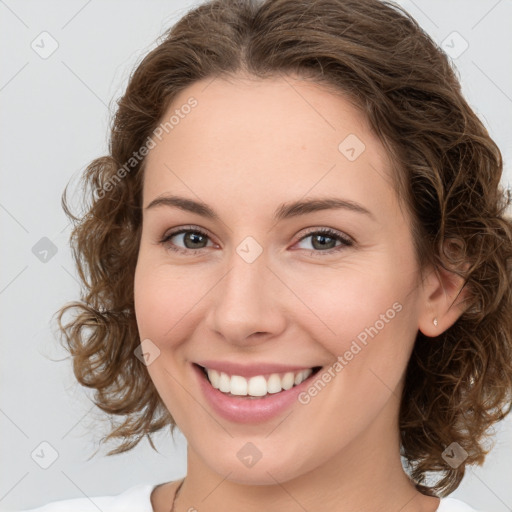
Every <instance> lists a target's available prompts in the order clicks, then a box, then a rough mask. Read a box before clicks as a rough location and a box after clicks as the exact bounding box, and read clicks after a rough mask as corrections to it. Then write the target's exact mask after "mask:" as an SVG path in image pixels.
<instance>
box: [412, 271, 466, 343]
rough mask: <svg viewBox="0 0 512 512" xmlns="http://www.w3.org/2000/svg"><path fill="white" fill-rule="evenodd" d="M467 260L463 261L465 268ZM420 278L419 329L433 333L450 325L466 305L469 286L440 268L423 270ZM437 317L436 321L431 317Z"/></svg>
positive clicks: (433, 334) (438, 332)
mask: <svg viewBox="0 0 512 512" xmlns="http://www.w3.org/2000/svg"><path fill="white" fill-rule="evenodd" d="M468 266H469V263H466V264H465V265H464V268H465V269H467V267H468ZM425 275H426V277H425V278H424V279H423V282H422V298H421V300H422V306H421V308H420V312H419V317H418V329H419V330H420V331H421V332H422V333H423V334H424V335H425V336H428V337H432V338H433V337H435V336H439V335H440V334H442V333H443V332H444V331H446V330H447V329H448V328H450V327H451V326H452V325H453V324H454V323H455V322H456V321H457V320H458V318H459V317H460V316H461V315H462V313H463V312H464V311H465V309H466V307H467V306H466V300H467V298H468V296H469V289H468V287H467V286H464V279H463V278H462V277H460V276H458V275H457V274H455V273H454V272H450V271H448V270H445V269H443V268H441V269H434V268H433V267H432V266H431V267H429V268H428V269H427V271H426V274H425ZM435 318H436V319H437V325H435V324H434V319H435Z"/></svg>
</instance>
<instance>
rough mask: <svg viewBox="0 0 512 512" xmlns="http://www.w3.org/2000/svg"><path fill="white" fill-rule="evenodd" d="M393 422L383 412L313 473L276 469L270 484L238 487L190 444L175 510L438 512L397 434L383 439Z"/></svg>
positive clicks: (269, 471) (435, 500)
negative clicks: (409, 469)
mask: <svg viewBox="0 0 512 512" xmlns="http://www.w3.org/2000/svg"><path fill="white" fill-rule="evenodd" d="M389 419H390V418H389V417H387V415H386V414H385V411H383V414H381V415H380V416H379V417H377V418H376V419H375V421H374V422H373V423H372V425H370V426H369V427H368V429H367V430H366V431H364V432H363V433H362V434H361V435H359V436H358V438H356V439H353V440H352V441H351V442H350V444H349V445H347V446H345V447H344V448H343V449H342V450H340V451H339V452H338V453H333V455H332V457H330V458H329V459H328V460H326V461H323V463H322V464H320V465H317V466H316V467H315V468H314V469H312V470H310V471H308V472H303V473H301V474H300V475H298V476H295V477H293V478H290V479H286V478H281V479H280V478H275V477H274V476H272V470H271V469H269V470H268V471H265V473H266V474H267V475H268V476H269V478H268V479H267V480H268V481H269V483H268V484H261V483H258V484H256V485H251V484H247V483H239V482H237V481H234V479H233V478H231V479H230V472H229V471H227V472H226V476H224V475H221V474H219V473H217V472H215V471H213V469H212V468H211V467H209V466H208V465H206V464H205V462H204V460H203V459H202V458H201V457H199V455H198V454H197V453H196V452H195V451H194V450H193V448H191V446H190V444H189V447H188V452H187V461H188V470H187V476H186V478H185V481H184V483H183V486H182V488H181V491H180V495H179V499H178V500H177V502H176V507H175V511H176V512H183V511H185V510H187V511H188V510H194V509H195V510H200V511H201V512H220V511H223V510H237V509H243V510H244V511H247V512H260V511H261V510H279V511H280V512H296V511H297V510H299V509H300V508H302V509H303V510H318V509H321V510H322V511H325V512H331V511H332V512H356V511H357V512H361V511H372V512H377V511H389V510H400V512H435V511H436V510H437V508H438V506H439V498H434V497H430V496H425V495H423V494H421V493H420V492H418V491H417V490H416V488H415V487H414V484H413V482H412V481H411V480H410V479H409V477H408V476H407V474H406V473H405V472H404V470H403V468H402V464H401V459H400V451H399V439H398V435H396V436H395V437H394V438H393V439H388V440H384V439H383V438H382V436H379V434H381V433H382V432H398V425H396V428H395V429H394V430H393V429H390V428H389ZM243 444H244V442H243V441H241V442H240V445H241V446H242V445H243ZM305 449H307V447H305ZM275 458H276V459H278V458H279V454H278V453H276V454H275ZM262 461H263V459H261V461H260V462H262ZM279 463H280V462H279V460H278V461H277V465H279ZM267 464H268V462H267ZM281 465H282V462H281ZM290 465H291V466H293V464H290ZM270 466H271V464H270ZM270 466H269V467H270ZM260 469H261V468H260ZM295 469H299V468H295Z"/></svg>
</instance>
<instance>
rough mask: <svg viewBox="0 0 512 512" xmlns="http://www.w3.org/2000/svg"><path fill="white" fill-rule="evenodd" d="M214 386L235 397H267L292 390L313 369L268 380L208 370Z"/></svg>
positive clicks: (288, 373) (261, 376)
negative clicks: (270, 394)
mask: <svg viewBox="0 0 512 512" xmlns="http://www.w3.org/2000/svg"><path fill="white" fill-rule="evenodd" d="M206 372H207V373H208V378H209V379H210V382H211V384H212V386H213V387H214V388H215V389H218V390H219V391H222V392H223V393H231V394H233V395H242V396H243V395H250V396H265V395H266V394H267V393H279V392H280V391H282V390H283V389H285V390H286V389H290V388H291V387H293V385H297V384H300V383H301V382H302V381H304V380H305V379H307V378H308V377H309V376H310V375H311V373H312V372H313V370H312V368H308V369H307V370H300V371H298V372H287V373H283V374H279V373H273V374H271V375H270V376H269V377H268V379H266V378H265V377H264V376H263V375H255V376H254V377H250V378H249V379H246V378H245V377H242V376H240V375H231V376H230V375H228V374H227V373H224V372H219V371H217V370H210V369H209V368H206Z"/></svg>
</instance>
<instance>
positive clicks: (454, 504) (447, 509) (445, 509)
mask: <svg viewBox="0 0 512 512" xmlns="http://www.w3.org/2000/svg"><path fill="white" fill-rule="evenodd" d="M436 512H487V511H484V510H476V509H474V508H471V507H470V506H469V505H468V504H467V503H464V502H463V501H460V500H458V499H455V498H442V499H441V501H440V503H439V507H438V509H437V510H436Z"/></svg>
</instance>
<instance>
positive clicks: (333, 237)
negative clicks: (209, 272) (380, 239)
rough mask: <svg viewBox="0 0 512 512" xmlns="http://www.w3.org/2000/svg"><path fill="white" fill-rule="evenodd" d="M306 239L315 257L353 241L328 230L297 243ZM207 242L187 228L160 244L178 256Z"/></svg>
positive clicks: (203, 234) (198, 231)
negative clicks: (177, 240) (178, 239)
mask: <svg viewBox="0 0 512 512" xmlns="http://www.w3.org/2000/svg"><path fill="white" fill-rule="evenodd" d="M178 236H180V237H181V240H182V243H183V244H184V245H185V247H184V248H183V247H179V246H177V245H176V244H175V243H174V242H171V240H172V239H173V238H175V237H178ZM307 238H311V242H312V246H313V248H314V249H313V250H309V252H310V254H312V255H315V256H320V255H323V254H332V253H333V252H338V251H340V250H342V249H343V248H345V247H351V246H353V245H354V241H353V240H352V239H351V238H349V237H348V236H346V235H343V234H341V233H339V232H338V231H335V230H333V229H330V228H320V229H315V230H314V231H310V232H309V233H308V234H306V235H305V236H303V237H302V238H301V239H300V240H299V242H297V243H300V242H302V241H304V240H306V239H307ZM208 240H209V236H208V234H207V233H206V232H205V231H203V230H202V229H200V228H197V227H195V226H188V227H183V228H181V229H178V230H176V231H171V232H170V233H167V234H166V235H164V237H163V238H162V239H161V240H160V244H162V245H163V246H165V247H166V248H168V249H171V250H172V251H175V252H178V253H180V254H188V255H195V254H197V253H198V252H200V251H201V249H204V248H205V247H206V246H207V245H205V244H207V243H208ZM333 242H334V243H335V244H336V242H339V245H337V246H336V245H334V246H332V243H333ZM315 249H320V250H315Z"/></svg>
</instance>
